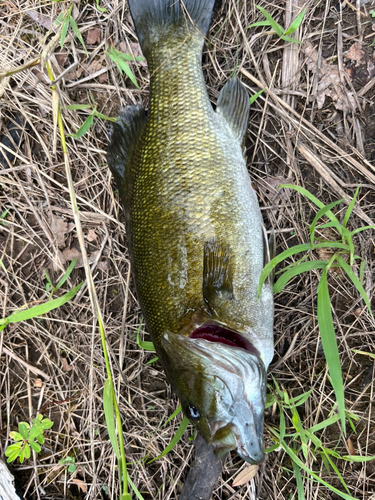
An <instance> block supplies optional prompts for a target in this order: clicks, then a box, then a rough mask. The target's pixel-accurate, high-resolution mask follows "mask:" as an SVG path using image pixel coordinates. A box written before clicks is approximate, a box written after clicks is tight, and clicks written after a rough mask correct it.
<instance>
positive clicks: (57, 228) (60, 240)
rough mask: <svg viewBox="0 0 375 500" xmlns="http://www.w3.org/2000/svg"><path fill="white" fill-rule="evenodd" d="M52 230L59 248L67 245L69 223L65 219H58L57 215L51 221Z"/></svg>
mask: <svg viewBox="0 0 375 500" xmlns="http://www.w3.org/2000/svg"><path fill="white" fill-rule="evenodd" d="M50 229H51V232H52V234H53V235H54V236H55V238H56V242H57V246H58V247H59V248H61V247H63V246H64V245H65V233H67V232H68V223H67V222H65V220H64V219H62V218H61V217H58V216H57V215H52V220H51V221H50Z"/></svg>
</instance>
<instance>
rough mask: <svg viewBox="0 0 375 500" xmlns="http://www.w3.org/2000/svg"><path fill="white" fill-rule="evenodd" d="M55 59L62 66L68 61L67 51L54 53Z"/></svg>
mask: <svg viewBox="0 0 375 500" xmlns="http://www.w3.org/2000/svg"><path fill="white" fill-rule="evenodd" d="M55 57H56V60H57V62H58V63H59V65H60V66H61V67H62V68H63V67H64V66H65V64H66V63H67V62H68V54H67V52H60V54H55Z"/></svg>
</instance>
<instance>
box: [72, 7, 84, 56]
mask: <svg viewBox="0 0 375 500" xmlns="http://www.w3.org/2000/svg"><path fill="white" fill-rule="evenodd" d="M69 22H70V26H71V27H72V30H73V32H74V34H75V36H76V37H77V38H78V40H79V41H80V42H81V44H82V47H83V48H84V49H85V52H86V54H88V52H87V49H86V45H85V42H84V41H83V38H82V35H81V32H80V31H79V28H78V26H77V23H76V22H75V20H74V18H73V17H72V16H69Z"/></svg>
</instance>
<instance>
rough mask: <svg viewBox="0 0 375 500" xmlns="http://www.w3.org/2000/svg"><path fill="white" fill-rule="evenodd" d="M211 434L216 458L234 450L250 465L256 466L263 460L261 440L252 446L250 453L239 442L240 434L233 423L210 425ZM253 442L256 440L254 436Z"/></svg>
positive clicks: (217, 422)
mask: <svg viewBox="0 0 375 500" xmlns="http://www.w3.org/2000/svg"><path fill="white" fill-rule="evenodd" d="M210 430H211V433H212V436H213V437H212V439H211V445H212V447H213V450H214V453H215V455H216V457H217V458H221V457H222V456H223V455H224V454H225V453H228V452H229V451H231V450H234V449H236V450H237V453H238V455H239V456H240V457H241V458H242V459H243V460H245V461H246V462H248V463H250V464H258V463H259V462H262V461H263V460H264V450H263V440H261V442H258V443H257V446H255V447H254V446H253V443H252V442H250V446H251V447H252V448H253V449H252V452H249V450H248V449H247V448H246V446H245V444H244V443H243V442H242V441H241V437H240V432H239V430H238V428H237V426H236V425H234V424H233V423H226V422H223V421H216V422H214V423H213V424H211V425H210ZM253 440H257V436H254V438H253Z"/></svg>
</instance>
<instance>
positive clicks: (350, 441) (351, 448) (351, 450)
mask: <svg viewBox="0 0 375 500" xmlns="http://www.w3.org/2000/svg"><path fill="white" fill-rule="evenodd" d="M348 450H349V453H350V454H351V455H355V448H354V446H353V443H352V440H351V439H350V438H348Z"/></svg>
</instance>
